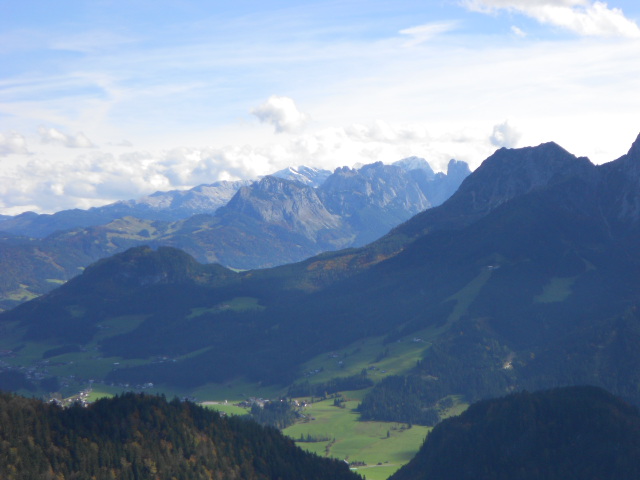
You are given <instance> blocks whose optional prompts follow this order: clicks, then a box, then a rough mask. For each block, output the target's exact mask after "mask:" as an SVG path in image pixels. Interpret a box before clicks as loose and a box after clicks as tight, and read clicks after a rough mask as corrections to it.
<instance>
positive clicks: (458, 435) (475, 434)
mask: <svg viewBox="0 0 640 480" xmlns="http://www.w3.org/2000/svg"><path fill="white" fill-rule="evenodd" d="M638 475H640V415H639V414H638V409H637V408H635V407H632V406H630V405H628V404H626V403H624V402H622V401H621V400H620V399H618V398H616V397H614V396H613V395H611V394H609V393H608V392H606V391H604V390H601V389H598V388H595V387H571V388H560V389H555V390H549V391H543V392H535V393H527V392H522V393H516V394H512V395H509V396H507V397H504V398H499V399H495V400H486V401H482V402H479V403H476V404H474V405H471V407H469V409H468V410H467V411H465V412H464V413H462V414H461V415H460V416H459V417H455V418H451V419H448V420H445V421H443V422H442V423H440V424H439V425H437V426H436V427H435V428H434V430H433V431H432V432H431V433H430V434H429V436H428V437H427V439H426V441H425V443H424V445H423V446H422V448H421V449H420V451H419V452H418V454H417V455H416V456H415V457H414V459H413V460H411V462H409V464H407V465H405V466H404V467H403V468H402V469H400V470H399V471H398V472H396V473H395V474H394V475H393V476H392V477H391V480H427V479H428V480H444V479H446V480H465V479H469V480H472V479H473V480H484V479H487V480H488V479H511V480H529V479H531V480H534V479H535V480H537V479H540V478H544V479H548V480H554V479H558V480H560V479H562V480H565V479H573V478H575V479H578V478H579V479H582V480H591V479H593V480H596V479H598V480H603V479H611V480H614V479H620V478H629V479H630V478H637V477H638Z"/></svg>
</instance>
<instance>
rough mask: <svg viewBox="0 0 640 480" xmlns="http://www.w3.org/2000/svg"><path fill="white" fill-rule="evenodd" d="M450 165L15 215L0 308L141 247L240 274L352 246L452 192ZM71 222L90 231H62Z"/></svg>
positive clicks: (271, 180)
mask: <svg viewBox="0 0 640 480" xmlns="http://www.w3.org/2000/svg"><path fill="white" fill-rule="evenodd" d="M424 163H425V164H426V162H424ZM453 164H454V163H453V162H452V163H450V167H451V166H452V165H453ZM427 165H428V164H427ZM455 165H457V170H455V172H454V168H453V167H451V174H450V175H445V174H438V175H434V176H433V177H432V178H431V180H429V181H427V180H425V178H423V177H420V178H421V180H420V181H416V180H415V178H414V177H416V175H418V176H420V172H421V171H424V165H423V166H422V167H420V168H422V170H420V169H418V170H409V171H405V170H404V169H403V168H400V167H398V166H391V165H383V164H382V163H376V164H372V165H368V166H364V167H362V168H361V169H358V170H356V169H349V168H347V167H345V168H343V169H337V170H336V171H335V172H334V173H332V174H328V173H329V172H327V171H323V170H317V169H312V168H309V167H303V166H300V167H297V168H296V169H288V170H286V171H281V172H277V175H276V176H266V177H263V178H262V179H260V180H258V181H255V182H217V183H215V184H212V185H201V186H199V187H196V188H194V189H192V190H189V191H173V192H166V193H161V192H158V193H155V194H153V195H150V196H148V197H144V198H142V199H140V200H138V201H135V202H134V201H129V202H117V203H115V204H112V205H108V206H105V207H100V208H95V209H89V210H86V211H83V210H67V211H63V212H58V213H56V214H54V215H36V214H33V213H32V214H29V213H25V214H22V215H18V216H16V217H13V218H11V219H9V220H6V221H5V222H3V223H0V229H2V228H5V229H6V230H8V231H9V233H8V234H7V235H5V236H4V237H3V238H0V258H2V259H4V265H5V270H4V271H3V272H0V307H3V308H7V307H9V306H12V305H15V304H17V303H18V302H20V301H24V300H27V299H29V298H32V297H33V296H35V295H38V294H41V293H43V292H46V291H49V290H51V289H52V288H53V287H54V286H55V285H57V284H59V283H60V282H64V281H66V280H68V279H70V278H72V277H73V276H75V275H77V274H78V273H80V271H81V269H82V268H83V267H85V266H87V265H89V264H90V263H92V262H94V261H96V260H98V259H99V258H103V257H106V256H109V255H113V254H114V253H117V252H120V251H124V250H125V249H127V248H130V247H134V246H136V245H141V244H148V245H151V246H162V245H166V246H174V247H176V248H181V249H184V250H185V251H187V252H189V253H190V254H191V255H193V256H194V257H196V258H197V259H198V260H199V261H201V262H218V263H221V264H223V265H227V266H231V267H234V268H240V269H252V268H259V267H268V266H274V265H279V264H284V263H290V262H295V261H299V260H302V259H304V258H307V257H310V256H312V255H316V254H318V253H320V252H322V251H327V250H336V249H340V248H345V247H351V246H360V245H363V244H364V243H367V242H369V241H372V240H375V239H376V238H378V237H380V236H382V235H384V234H385V233H387V232H388V231H389V229H391V228H392V227H394V226H396V225H398V224H399V223H401V222H402V221H404V220H406V219H408V218H409V217H411V216H412V215H414V214H415V213H417V212H419V211H421V210H423V209H424V208H428V207H429V206H430V205H431V204H432V203H431V202H430V201H429V199H428V197H427V194H425V193H424V192H425V191H426V192H427V193H428V188H433V189H434V191H438V192H441V191H445V192H449V194H451V193H453V191H454V190H455V188H457V185H458V184H459V182H460V181H462V178H463V174H464V172H465V171H466V173H467V174H468V173H469V169H468V166H467V165H466V164H465V163H461V162H457V163H455ZM288 178H291V179H288ZM456 182H458V183H456ZM316 184H319V186H317V187H314V185H316ZM176 218H177V219H176ZM74 222H75V223H83V222H84V223H87V224H89V225H90V226H88V227H83V228H75V229H66V228H67V227H69V226H70V225H72V224H74ZM52 230H57V231H55V232H53V233H50V232H51V231H52ZM11 232H13V234H12V233H11ZM19 232H22V233H27V234H29V235H33V236H34V237H36V238H24V237H20V236H17V235H16V233H19ZM40 236H43V238H38V237H40Z"/></svg>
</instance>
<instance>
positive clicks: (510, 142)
mask: <svg viewBox="0 0 640 480" xmlns="http://www.w3.org/2000/svg"><path fill="white" fill-rule="evenodd" d="M521 137H522V133H520V132H519V131H518V130H517V129H516V128H515V127H513V126H512V125H511V124H510V123H509V122H508V121H506V122H504V123H500V124H498V125H494V126H493V133H492V134H491V137H490V138H489V140H490V141H491V144H492V145H495V146H496V147H507V148H514V147H516V146H517V145H518V141H519V140H520V138H521Z"/></svg>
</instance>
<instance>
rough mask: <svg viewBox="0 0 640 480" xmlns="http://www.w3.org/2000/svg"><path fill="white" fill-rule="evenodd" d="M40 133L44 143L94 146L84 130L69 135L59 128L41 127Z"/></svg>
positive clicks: (84, 146)
mask: <svg viewBox="0 0 640 480" xmlns="http://www.w3.org/2000/svg"><path fill="white" fill-rule="evenodd" d="M38 134H39V135H40V141H41V142H42V143H57V144H60V145H64V146H65V147H68V148H93V147H94V144H93V142H92V141H91V140H89V139H88V138H87V136H86V135H85V134H84V133H82V132H78V133H76V134H75V135H67V134H65V133H63V132H61V131H60V130H58V129H57V128H53V127H40V128H38Z"/></svg>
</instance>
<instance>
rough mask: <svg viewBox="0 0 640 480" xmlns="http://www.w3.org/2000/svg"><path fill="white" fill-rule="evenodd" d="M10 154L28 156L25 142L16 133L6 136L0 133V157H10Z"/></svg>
mask: <svg viewBox="0 0 640 480" xmlns="http://www.w3.org/2000/svg"><path fill="white" fill-rule="evenodd" d="M12 153H16V154H20V155H26V154H28V153H29V151H28V150H27V141H26V140H25V138H24V137H23V136H22V135H20V134H19V133H16V132H10V133H7V134H4V133H0V157H3V156H7V155H11V154H12Z"/></svg>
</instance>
